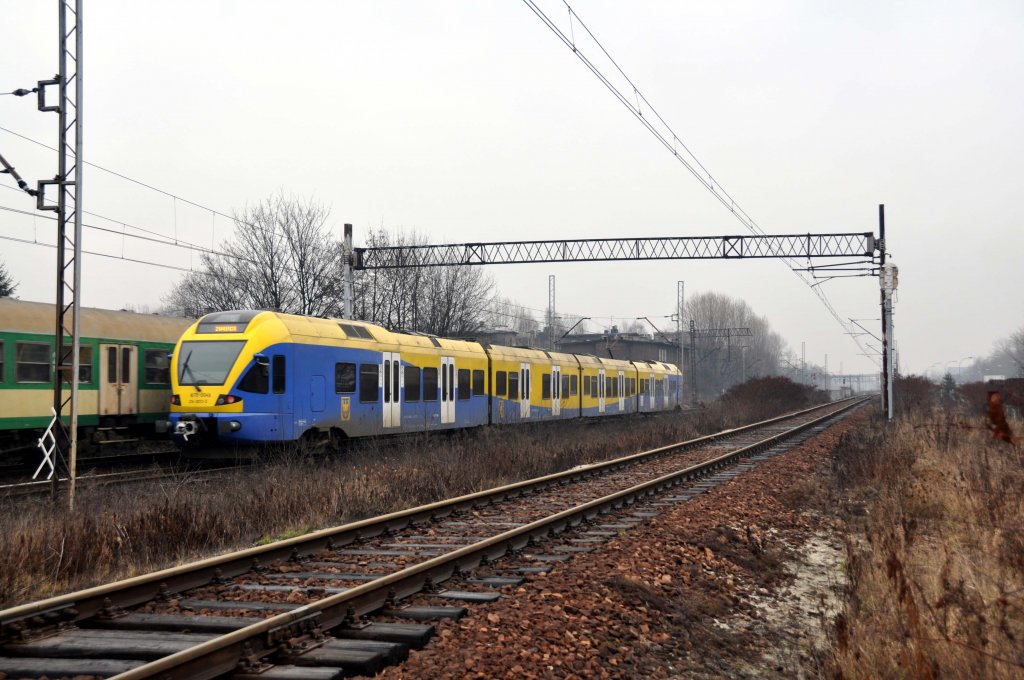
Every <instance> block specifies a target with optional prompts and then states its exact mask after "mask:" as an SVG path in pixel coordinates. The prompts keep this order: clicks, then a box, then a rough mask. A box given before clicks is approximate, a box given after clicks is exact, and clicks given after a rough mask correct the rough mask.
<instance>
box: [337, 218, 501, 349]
mask: <svg viewBox="0 0 1024 680" xmlns="http://www.w3.org/2000/svg"><path fill="white" fill-rule="evenodd" d="M366 243H367V246H368V247H371V248H382V247H389V246H411V245H425V244H427V239H426V238H425V237H424V236H422V235H420V234H417V233H416V232H410V233H406V232H403V231H401V230H397V231H394V232H389V231H387V230H386V229H384V228H383V227H380V228H378V229H377V230H375V231H372V232H371V233H370V235H369V237H368V238H367V240H366ZM493 291H494V282H493V279H492V278H491V277H490V276H489V275H488V274H487V273H486V272H484V271H483V270H482V269H481V268H479V267H471V266H456V267H397V268H394V269H371V270H367V271H361V272H357V276H356V279H355V285H354V292H355V299H356V307H355V313H356V316H357V317H359V318H360V319H363V320H365V321H370V322H373V323H377V324H380V325H382V326H385V327H388V328H392V329H396V330H410V331H419V332H424V333H432V334H434V335H454V336H465V335H472V334H474V333H477V332H478V331H480V330H481V329H482V328H483V327H484V326H486V325H487V321H488V319H489V315H488V311H489V309H490V306H491V300H492V298H493Z"/></svg>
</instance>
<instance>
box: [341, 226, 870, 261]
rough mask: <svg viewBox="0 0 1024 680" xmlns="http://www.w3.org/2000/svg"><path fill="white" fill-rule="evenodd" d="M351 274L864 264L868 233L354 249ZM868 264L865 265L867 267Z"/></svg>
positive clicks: (678, 237)
mask: <svg viewBox="0 0 1024 680" xmlns="http://www.w3.org/2000/svg"><path fill="white" fill-rule="evenodd" d="M354 250H355V269H395V268H399V267H450V266H457V265H481V264H524V263H530V262H595V261H598V262H600V261H604V262H607V261H613V260H729V259H744V258H749V259H755V258H761V259H764V258H794V259H800V258H803V259H811V258H832V257H855V258H868V260H869V261H870V262H872V263H873V262H874V259H875V254H876V243H875V236H874V234H872V233H871V232H863V233H860V232H857V233H854V232H846V233H828V234H777V235H776V234H772V235H763V236H754V235H751V236H742V235H738V236H669V237H654V238H607V239H564V240H555V241H500V242H490V243H451V244H441V245H426V246H389V247H386V248H355V249H354ZM865 263H867V262H865Z"/></svg>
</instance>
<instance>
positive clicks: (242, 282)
mask: <svg viewBox="0 0 1024 680" xmlns="http://www.w3.org/2000/svg"><path fill="white" fill-rule="evenodd" d="M329 215H330V210H329V209H328V208H326V207H325V206H323V205H322V204H320V203H318V202H316V201H314V200H312V199H309V200H303V199H297V198H294V197H286V196H285V195H284V194H278V195H276V196H273V197H271V198H268V199H266V200H265V201H263V202H262V203H259V204H257V205H255V206H253V207H249V208H246V209H244V210H242V211H240V212H237V213H235V233H234V237H233V238H231V239H228V240H227V241H224V242H222V243H221V245H220V248H219V252H218V253H203V254H202V255H201V257H200V262H201V264H200V268H199V269H198V270H197V271H195V272H190V273H189V274H186V275H185V276H184V277H183V278H182V279H181V281H179V282H178V284H177V285H176V286H175V287H174V289H173V290H172V291H171V293H170V294H169V295H168V296H167V297H166V298H165V302H166V303H167V305H168V306H169V307H172V308H175V309H180V310H182V312H183V313H185V314H186V315H189V316H200V315H202V314H204V313H206V312H209V311H211V310H224V309H271V310H275V311H279V312H289V313H292V314H306V315H311V316H325V315H330V314H337V313H338V310H339V308H340V299H339V296H340V292H341V245H340V243H339V242H338V241H337V240H336V239H335V238H333V237H332V235H331V233H330V230H329V228H328V227H327V218H328V217H329Z"/></svg>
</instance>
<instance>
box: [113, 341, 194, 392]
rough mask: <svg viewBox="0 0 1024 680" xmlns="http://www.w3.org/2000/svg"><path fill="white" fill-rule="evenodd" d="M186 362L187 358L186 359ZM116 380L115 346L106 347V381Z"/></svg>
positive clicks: (114, 381)
mask: <svg viewBox="0 0 1024 680" xmlns="http://www.w3.org/2000/svg"><path fill="white" fill-rule="evenodd" d="M186 363H187V360H186ZM116 382H117V348H116V347H108V348H107V383H108V384H111V385H113V384H114V383H116Z"/></svg>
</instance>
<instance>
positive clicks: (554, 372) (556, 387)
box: [551, 366, 562, 416]
mask: <svg viewBox="0 0 1024 680" xmlns="http://www.w3.org/2000/svg"><path fill="white" fill-rule="evenodd" d="M561 412H562V367H561V366H554V367H553V368H552V369H551V415H553V416H558V415H559V414H561Z"/></svg>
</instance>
